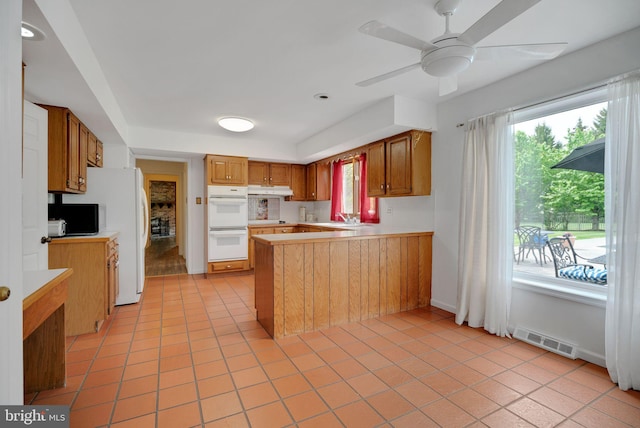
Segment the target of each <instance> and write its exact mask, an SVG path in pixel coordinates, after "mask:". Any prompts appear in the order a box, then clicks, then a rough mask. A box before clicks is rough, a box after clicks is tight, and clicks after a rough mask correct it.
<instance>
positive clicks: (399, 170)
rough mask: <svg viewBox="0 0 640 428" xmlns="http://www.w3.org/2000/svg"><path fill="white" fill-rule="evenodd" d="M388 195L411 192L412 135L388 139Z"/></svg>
mask: <svg viewBox="0 0 640 428" xmlns="http://www.w3.org/2000/svg"><path fill="white" fill-rule="evenodd" d="M386 150H387V174H386V177H387V195H406V194H410V193H411V136H410V135H406V134H405V135H401V136H399V137H398V138H395V139H392V140H389V141H387V147H386Z"/></svg>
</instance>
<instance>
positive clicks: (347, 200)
mask: <svg viewBox="0 0 640 428" xmlns="http://www.w3.org/2000/svg"><path fill="white" fill-rule="evenodd" d="M342 207H343V209H344V213H345V214H353V212H354V211H353V163H352V162H349V163H345V164H344V165H343V166H342Z"/></svg>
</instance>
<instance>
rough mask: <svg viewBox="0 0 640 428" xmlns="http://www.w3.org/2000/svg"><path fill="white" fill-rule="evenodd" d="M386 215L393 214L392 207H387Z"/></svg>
mask: <svg viewBox="0 0 640 428" xmlns="http://www.w3.org/2000/svg"><path fill="white" fill-rule="evenodd" d="M387 214H390V215H391V214H393V208H392V207H387Z"/></svg>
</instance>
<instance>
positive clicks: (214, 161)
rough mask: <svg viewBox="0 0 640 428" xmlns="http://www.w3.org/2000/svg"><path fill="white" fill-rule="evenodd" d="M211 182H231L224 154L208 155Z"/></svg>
mask: <svg viewBox="0 0 640 428" xmlns="http://www.w3.org/2000/svg"><path fill="white" fill-rule="evenodd" d="M207 169H208V175H209V184H229V183H228V180H227V175H228V174H227V160H226V159H225V158H224V157H223V156H207Z"/></svg>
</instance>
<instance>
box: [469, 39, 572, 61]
mask: <svg viewBox="0 0 640 428" xmlns="http://www.w3.org/2000/svg"><path fill="white" fill-rule="evenodd" d="M567 45H568V43H542V44H534V45H505V46H480V47H477V48H476V56H475V60H480V61H482V60H501V59H524V60H527V59H530V60H546V59H553V58H555V57H557V56H558V55H560V54H561V53H562V51H563V50H565V48H566V47H567Z"/></svg>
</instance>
